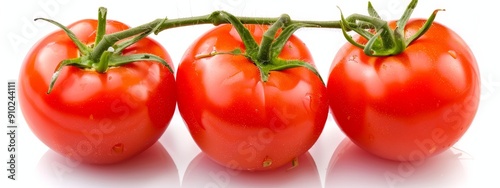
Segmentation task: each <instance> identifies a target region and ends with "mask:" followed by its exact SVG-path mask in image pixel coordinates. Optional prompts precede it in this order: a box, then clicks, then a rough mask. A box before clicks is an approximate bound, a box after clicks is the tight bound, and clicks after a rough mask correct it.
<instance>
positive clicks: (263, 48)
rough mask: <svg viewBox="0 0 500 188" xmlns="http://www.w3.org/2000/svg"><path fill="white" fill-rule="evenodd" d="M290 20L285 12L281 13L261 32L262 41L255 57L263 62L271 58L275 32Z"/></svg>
mask: <svg viewBox="0 0 500 188" xmlns="http://www.w3.org/2000/svg"><path fill="white" fill-rule="evenodd" d="M289 21H290V16H288V15H287V14H283V15H281V17H280V18H278V20H277V21H276V22H275V23H274V24H273V25H272V26H271V27H270V28H269V29H268V30H267V31H266V32H265V33H264V34H263V36H262V41H261V43H260V48H259V52H258V53H257V58H258V60H259V61H261V62H262V63H263V64H266V63H268V62H269V61H270V60H271V55H270V54H271V47H272V43H273V41H274V39H275V36H276V32H278V30H279V29H281V28H283V27H284V26H285V25H286V24H287V23H288V22H289Z"/></svg>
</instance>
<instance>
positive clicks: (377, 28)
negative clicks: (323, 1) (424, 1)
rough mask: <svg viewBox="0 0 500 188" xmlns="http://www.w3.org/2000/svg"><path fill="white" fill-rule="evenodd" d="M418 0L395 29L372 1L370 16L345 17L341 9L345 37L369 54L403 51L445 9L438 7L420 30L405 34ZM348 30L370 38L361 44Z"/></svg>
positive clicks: (369, 6)
mask: <svg viewBox="0 0 500 188" xmlns="http://www.w3.org/2000/svg"><path fill="white" fill-rule="evenodd" d="M417 3H418V0H412V1H411V2H410V4H409V5H408V7H407V8H406V10H405V12H404V13H403V15H402V16H401V18H400V19H399V20H398V22H397V26H396V28H395V29H394V30H393V29H391V28H390V27H389V25H388V22H387V21H384V20H382V19H381V18H380V16H379V14H378V13H377V11H376V10H375V8H373V6H372V4H371V2H368V14H369V15H368V16H367V15H362V14H352V15H351V16H349V17H347V18H345V17H344V15H343V13H342V11H341V20H340V21H341V29H342V33H343V35H344V37H345V38H346V39H347V41H349V42H350V43H351V44H353V45H355V46H357V47H359V48H363V50H364V53H365V54H366V55H369V56H391V55H397V54H400V53H402V52H403V51H404V50H405V49H406V48H407V47H408V46H409V45H410V44H411V43H412V42H413V41H415V40H417V39H418V38H419V37H420V36H422V35H423V34H425V32H427V30H429V28H430V27H431V25H432V22H433V21H434V19H435V18H436V15H437V12H439V11H443V10H444V9H436V10H434V12H433V13H432V14H431V16H430V17H429V18H428V19H427V21H426V23H425V24H424V25H423V26H422V27H421V28H420V30H419V31H418V32H417V33H415V34H414V35H412V36H409V37H407V36H405V33H404V28H405V26H406V23H407V22H408V20H409V19H410V16H411V14H412V13H413V10H414V9H415V7H416V6H417ZM348 30H352V31H355V32H356V33H358V34H359V35H360V36H361V37H364V38H366V39H367V40H368V42H366V44H360V43H358V42H356V41H354V39H352V37H351V36H349V34H348V33H347V31H348Z"/></svg>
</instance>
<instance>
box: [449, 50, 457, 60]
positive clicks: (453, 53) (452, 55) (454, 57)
mask: <svg viewBox="0 0 500 188" xmlns="http://www.w3.org/2000/svg"><path fill="white" fill-rule="evenodd" d="M448 54H450V56H451V57H453V59H456V58H457V52H455V50H448Z"/></svg>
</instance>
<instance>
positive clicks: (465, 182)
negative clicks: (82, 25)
mask: <svg viewBox="0 0 500 188" xmlns="http://www.w3.org/2000/svg"><path fill="white" fill-rule="evenodd" d="M121 2H124V1H111V0H106V1H97V0H89V1H78V2H75V1H69V0H64V1H63V0H40V1H34V0H29V1H28V0H26V1H1V3H0V24H1V27H0V52H1V54H2V58H3V60H2V64H3V67H2V68H1V69H0V70H1V71H2V72H1V76H2V79H1V81H2V85H6V82H7V80H9V79H17V77H18V70H19V68H20V65H21V62H22V61H23V59H24V56H25V55H26V53H27V52H28V50H29V48H30V47H31V45H33V44H34V43H35V42H36V41H37V40H38V39H40V38H41V37H43V36H44V35H46V34H48V33H49V32H51V31H53V30H55V29H56V28H55V27H54V26H52V25H49V24H47V23H42V22H40V23H38V22H37V23H34V22H33V21H32V19H33V18H34V17H48V18H52V19H55V20H57V21H59V22H61V23H63V24H65V25H67V24H70V23H72V22H74V21H76V20H78V19H83V18H96V16H97V8H98V7H99V6H105V7H107V8H108V18H109V19H117V20H121V21H123V22H125V23H127V24H128V25H130V26H137V25H140V24H142V23H146V22H149V21H151V20H153V19H156V18H163V17H165V16H168V17H169V18H176V17H188V16H198V15H204V14H208V13H210V12H212V11H214V10H218V9H225V10H227V11H229V12H232V13H234V14H236V15H239V16H273V17H277V16H279V15H280V14H282V13H289V14H290V15H291V17H292V19H299V20H306V19H314V20H338V19H339V11H338V9H337V8H336V5H338V6H340V7H341V8H342V10H343V12H344V14H346V15H348V14H351V13H355V12H357V13H363V14H366V3H367V0H351V1H348V0H340V1H319V0H308V1H304V0H294V1H286V3H270V2H266V1H261V0H259V1H243V0H212V1H202V0H191V1H180V0H179V1H153V0H142V1H130V2H126V3H121ZM264 2H265V3H264ZM279 2H285V1H279ZM408 2H409V0H404V1H399V0H373V1H372V3H373V5H374V6H375V8H376V9H378V11H379V13H380V14H381V15H382V16H383V17H385V18H387V19H396V18H399V15H400V14H401V12H402V11H403V9H404V8H405V7H406V4H407V3H408ZM492 3H493V1H485V0H484V1H481V0H478V1H474V2H473V3H471V2H470V1H445V0H436V1H421V2H420V3H419V5H418V6H417V9H416V10H415V12H414V17H427V16H428V15H430V13H431V12H432V11H433V10H434V9H436V8H445V9H446V11H445V12H440V13H439V15H438V17H437V19H436V21H438V22H441V23H444V24H445V25H447V26H448V27H450V28H452V29H453V30H455V31H456V32H457V33H459V34H460V35H462V36H463V38H464V39H465V40H466V41H467V43H468V44H469V46H470V47H471V48H472V50H473V51H474V53H475V55H476V58H477V61H478V63H479V68H480V71H481V78H482V95H481V103H480V106H479V108H480V109H479V111H478V113H477V115H476V118H475V120H474V122H473V124H472V125H471V127H470V129H469V130H468V132H467V133H466V134H465V136H464V137H462V139H461V140H460V141H459V142H458V143H457V144H455V146H454V147H453V148H452V149H450V150H449V151H447V152H445V153H444V154H442V155H440V156H437V157H435V158H432V159H429V160H425V161H423V163H421V164H410V163H396V162H388V161H384V160H380V159H378V158H374V157H372V156H371V155H367V154H366V153H364V152H363V151H361V150H359V149H358V148H357V147H355V146H354V145H353V144H352V143H350V142H349V141H348V140H346V139H345V137H344V135H343V134H342V133H341V132H340V130H339V129H338V128H337V126H336V124H335V122H334V121H333V119H332V118H331V115H329V118H328V121H327V124H326V126H325V129H324V132H323V134H322V135H321V137H320V138H319V140H318V142H317V143H316V144H315V145H314V146H313V148H311V150H310V151H309V154H310V156H309V155H306V156H303V158H304V159H305V160H304V161H308V162H302V163H301V165H300V166H299V168H298V169H295V171H293V172H292V173H290V172H288V171H276V172H266V173H264V174H254V173H245V172H234V171H228V170H226V169H224V168H221V167H220V166H217V165H214V164H213V163H212V162H211V161H209V160H207V159H206V158H204V157H203V156H202V155H200V156H198V154H199V152H200V150H199V149H198V147H197V146H196V145H195V143H194V142H193V141H192V139H191V137H190V135H189V133H188V131H187V129H186V127H185V126H184V123H183V121H182V119H181V118H180V116H179V114H178V113H176V114H175V116H174V119H173V120H172V122H171V124H170V126H169V127H168V129H167V131H166V132H165V134H164V136H163V137H162V138H161V139H160V142H159V143H158V144H157V145H155V146H154V147H152V148H151V149H150V150H148V151H147V152H145V153H143V155H141V156H139V157H137V158H135V159H134V160H132V161H129V162H127V163H125V164H121V165H116V166H111V167H89V166H85V165H82V164H70V163H68V161H66V160H65V159H64V158H61V157H60V156H58V155H57V154H55V153H53V152H52V151H50V150H49V149H48V148H47V147H46V146H45V145H43V143H42V142H40V141H39V140H38V139H37V138H36V137H35V136H34V135H33V134H32V133H31V131H30V130H29V128H28V127H27V125H26V123H25V122H24V121H23V120H22V117H21V118H18V119H19V120H20V121H21V124H20V126H19V129H18V144H19V145H18V147H19V148H18V150H19V151H18V156H19V158H18V169H17V170H18V172H17V173H18V180H17V181H11V180H9V179H7V177H6V174H5V176H4V177H2V178H0V179H1V180H0V182H2V187H26V186H33V187H34V186H37V187H53V186H56V187H90V186H92V187H95V186H98V185H99V186H106V187H110V186H111V187H122V186H129V187H138V185H141V186H140V187H179V186H181V182H182V183H183V185H184V187H193V186H196V187H226V186H228V187H241V186H264V185H269V186H271V185H272V186H273V187H276V186H288V187H290V186H293V187H295V186H296V187H303V186H307V187H478V185H488V187H500V185H499V183H498V175H495V173H496V170H497V169H498V168H499V167H500V165H499V162H498V161H499V160H498V159H499V158H500V155H499V154H498V152H497V151H496V150H497V148H496V144H498V143H500V136H498V134H499V132H500V128H498V123H499V121H498V120H499V116H498V115H497V114H498V111H499V108H500V101H499V100H500V97H499V93H500V74H499V73H500V72H499V71H500V67H499V62H498V58H497V57H498V48H497V47H495V46H494V45H497V44H499V43H500V40H499V39H498V37H497V31H496V30H494V29H493V28H490V27H494V28H496V27H497V26H495V25H494V24H496V22H495V21H494V20H493V18H494V17H495V16H493V15H494V14H496V12H495V11H497V10H496V9H494V8H495V7H496V6H493V5H492ZM264 4H265V5H264ZM211 27H212V26H211V25H202V26H194V27H184V28H175V29H171V30H168V31H164V32H162V33H160V34H159V35H158V36H153V37H154V38H155V39H157V40H158V41H159V42H161V43H162V44H163V45H164V46H165V48H166V49H167V50H168V51H169V53H170V55H171V56H172V59H173V61H174V63H175V64H176V65H177V63H178V62H179V60H180V58H181V56H182V54H183V53H184V50H185V49H187V47H188V46H189V45H190V44H191V42H192V41H193V40H194V39H195V38H197V37H198V36H199V35H201V34H202V33H203V32H204V31H206V30H207V29H209V28H211ZM480 27H483V28H480ZM296 34H297V35H298V36H299V37H300V38H301V39H302V40H303V41H304V42H305V43H306V44H307V45H308V46H309V47H310V51H311V52H312V55H313V57H314V58H315V62H316V64H317V66H318V68H319V70H320V73H321V75H322V76H323V78H327V76H328V69H329V67H330V63H331V61H332V60H333V57H334V55H335V53H336V51H337V50H338V48H339V47H340V45H342V44H343V43H345V40H344V39H343V38H342V35H341V33H340V32H339V30H335V29H302V30H299V31H298V32H297V33H296ZM14 35H15V36H18V37H21V39H22V40H21V41H20V43H19V44H17V45H12V43H11V42H10V40H11V39H12V38H13V36H14ZM4 91H5V90H4ZM1 96H3V97H1V98H2V101H4V102H2V103H1V104H6V99H5V98H6V97H5V96H6V94H3V95H1ZM1 110H2V113H0V114H7V113H6V107H1ZM18 113H19V114H20V110H18ZM5 116H6V115H5ZM2 121H6V117H2ZM3 125H6V123H4V124H3ZM2 137H3V138H2V140H4V142H2V145H4V146H3V147H5V148H4V149H1V153H0V156H1V158H2V159H1V160H2V161H4V160H7V154H6V152H7V149H6V147H7V146H6V145H7V141H8V140H7V136H6V135H5V134H3V136H2ZM151 154H154V155H151ZM197 156H198V157H197ZM1 166H2V168H3V169H4V168H6V163H4V165H1ZM61 168H62V169H63V170H62V171H61ZM56 172H60V173H56ZM387 177H399V179H395V180H394V179H392V180H393V181H389V180H391V179H389V180H388V179H387ZM4 182H6V183H4ZM5 185H7V186H5ZM118 185H121V186H118Z"/></svg>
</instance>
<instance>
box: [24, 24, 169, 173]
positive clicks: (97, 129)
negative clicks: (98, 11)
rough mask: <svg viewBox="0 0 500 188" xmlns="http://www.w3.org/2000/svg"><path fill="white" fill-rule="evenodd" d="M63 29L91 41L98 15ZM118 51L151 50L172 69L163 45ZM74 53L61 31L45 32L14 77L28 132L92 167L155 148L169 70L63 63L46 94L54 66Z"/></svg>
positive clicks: (118, 27) (113, 27)
mask: <svg viewBox="0 0 500 188" xmlns="http://www.w3.org/2000/svg"><path fill="white" fill-rule="evenodd" d="M106 25H107V27H106V33H115V32H118V31H122V30H125V29H127V28H128V26H126V25H125V24H123V23H120V22H117V21H111V20H108V21H107V22H106ZM68 28H69V29H70V30H72V31H73V32H74V33H75V35H76V36H77V38H78V39H79V40H81V41H82V42H83V43H85V44H87V45H92V44H91V43H92V42H93V41H94V39H95V35H96V28H97V20H80V21H77V22H75V23H73V24H71V25H69V26H68ZM122 53H123V54H124V55H127V54H137V53H150V54H154V55H157V56H159V57H162V58H163V59H165V60H166V61H167V62H170V66H173V65H172V64H171V60H170V56H169V54H168V53H167V52H166V51H165V49H164V48H163V47H162V46H160V44H159V43H157V42H156V41H154V40H152V39H150V38H144V39H142V40H140V41H139V42H137V43H136V44H133V45H132V46H129V47H128V48H126V49H125V50H124V51H123V52H122ZM78 56H79V51H78V48H77V46H76V45H75V44H74V43H73V42H72V41H71V40H70V38H69V37H68V36H67V35H66V33H64V32H63V31H56V32H54V33H52V34H49V35H48V36H46V37H44V38H43V39H41V40H40V41H39V42H38V43H37V44H35V45H34V46H33V47H32V49H31V51H30V52H29V54H28V55H27V57H26V59H25V61H24V64H23V65H22V68H21V70H20V74H19V100H20V101H19V102H20V107H21V110H22V113H23V115H24V118H25V119H26V122H27V123H28V125H29V127H30V129H31V130H32V131H33V133H34V134H35V135H36V136H37V137H38V138H39V139H40V140H41V141H42V142H43V143H45V144H46V145H47V146H48V147H50V148H51V149H52V150H54V151H56V152H57V153H59V154H62V155H64V156H66V157H69V158H70V159H72V160H75V161H78V162H85V163H93V164H108V163H116V162H120V161H123V160H126V159H129V158H131V157H132V156H135V155H137V154H139V153H141V152H142V151H144V150H146V149H147V148H149V147H150V146H152V145H153V144H154V143H155V142H156V141H157V140H158V139H159V138H160V136H161V135H162V134H163V132H164V131H165V130H166V128H167V126H168V124H169V122H170V120H171V118H172V116H173V113H174V110H175V105H176V93H175V79H174V75H173V73H171V72H170V70H169V69H168V68H167V67H166V66H164V65H162V64H160V63H157V62H150V61H137V62H132V63H130V64H126V65H123V66H119V67H111V68H109V70H108V71H107V72H105V73H97V72H96V71H94V70H90V69H80V68H77V67H74V66H67V67H64V68H63V69H62V71H61V72H60V74H59V78H58V79H57V81H56V82H55V85H54V88H53V90H52V91H51V92H50V94H47V91H48V88H49V83H50V81H51V78H52V75H53V73H54V71H55V70H56V67H57V66H58V64H59V63H60V62H61V61H62V60H65V59H71V58H76V57H78Z"/></svg>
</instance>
